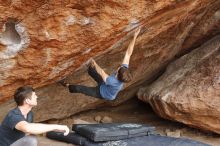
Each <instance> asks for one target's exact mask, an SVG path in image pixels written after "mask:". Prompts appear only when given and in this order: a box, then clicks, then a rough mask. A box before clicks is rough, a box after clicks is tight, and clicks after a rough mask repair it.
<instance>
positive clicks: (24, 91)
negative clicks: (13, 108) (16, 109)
mask: <svg viewBox="0 0 220 146" xmlns="http://www.w3.org/2000/svg"><path fill="white" fill-rule="evenodd" d="M32 92H34V89H33V88H32V87H30V86H23V87H19V88H18V89H17V90H16V91H15V94H14V100H15V102H16V103H17V106H22V105H23V104H24V100H25V99H26V98H30V97H31V95H32Z"/></svg>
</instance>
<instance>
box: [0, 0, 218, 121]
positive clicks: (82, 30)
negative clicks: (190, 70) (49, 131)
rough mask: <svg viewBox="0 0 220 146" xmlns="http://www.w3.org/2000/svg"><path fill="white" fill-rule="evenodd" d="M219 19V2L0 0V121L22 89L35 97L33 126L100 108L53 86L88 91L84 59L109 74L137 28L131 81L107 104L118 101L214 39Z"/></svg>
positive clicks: (82, 97)
mask: <svg viewBox="0 0 220 146" xmlns="http://www.w3.org/2000/svg"><path fill="white" fill-rule="evenodd" d="M219 13H220V1H219V0H217V1H216V0H185V1H174V0H163V1H146V0H138V1H137V0H131V1H129V2H128V1H125V0H121V1H108V0H107V1H79V0H78V1H76V0H67V1H55V0H54V1H53V0H52V1H46V0H36V1H22V0H16V1H0V20H1V22H0V28H1V37H0V102H1V103H2V104H1V106H0V111H1V113H0V119H1V118H2V117H3V115H4V114H5V113H6V112H7V111H8V110H9V109H10V108H11V107H13V106H14V105H13V104H12V103H13V102H12V100H11V99H12V95H13V93H14V91H15V89H16V88H17V87H19V86H22V85H27V84H28V85H32V86H34V87H35V88H38V90H37V94H38V95H39V96H40V97H41V98H40V99H39V106H38V107H37V108H36V109H35V112H36V116H35V119H36V120H39V121H42V120H48V119H52V118H63V117H66V116H70V115H72V114H74V113H77V112H79V111H83V110H86V109H91V108H96V107H98V106H99V105H100V104H101V103H102V104H103V101H101V100H96V99H93V98H90V97H86V96H84V95H81V94H70V93H68V91H67V90H66V89H65V88H63V87H61V86H59V85H57V84H52V83H54V82H56V81H57V80H59V79H61V78H62V77H64V76H66V75H69V74H70V75H69V76H68V81H69V82H70V83H77V84H83V85H89V86H94V85H95V83H94V82H93V81H92V79H91V78H89V77H88V75H87V73H86V68H85V66H84V64H85V63H86V61H87V60H88V59H89V58H90V57H93V58H95V60H96V61H97V62H98V64H100V66H101V67H103V68H104V69H105V70H106V71H107V72H108V73H111V72H112V71H114V70H115V69H116V68H117V66H118V65H119V64H120V63H121V61H122V59H123V56H124V52H125V50H126V49H127V46H128V43H129V41H130V39H131V35H132V33H133V32H132V30H133V29H134V28H136V27H137V26H139V25H141V26H142V27H143V28H142V31H141V34H140V36H139V38H138V40H137V43H136V46H135V50H134V53H133V55H132V58H131V64H130V69H131V70H132V72H133V75H134V79H133V81H132V82H130V83H128V84H126V85H125V89H124V90H123V91H122V92H121V93H120V95H119V97H120V98H119V100H117V101H116V102H114V103H111V102H108V103H107V104H110V105H115V104H118V103H121V102H122V101H124V100H126V99H128V98H130V97H132V96H134V95H135V94H136V91H137V90H138V88H139V86H140V85H141V84H143V83H144V84H147V83H148V82H149V81H151V80H152V79H153V77H154V76H157V75H158V73H159V71H160V70H161V69H163V68H164V67H165V66H166V65H167V64H168V63H169V62H171V61H172V60H173V59H174V58H175V57H176V56H179V55H180V54H182V53H184V52H187V51H189V50H191V48H193V47H194V46H198V45H200V44H202V43H203V42H205V41H206V40H207V38H209V37H212V36H215V35H216V34H218V33H219V32H220V31H219V29H218V28H219V23H220V16H219ZM8 18H16V19H17V20H16V21H15V20H13V21H11V20H9V19H8ZM6 101H7V102H6Z"/></svg>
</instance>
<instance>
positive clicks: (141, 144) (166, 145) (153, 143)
mask: <svg viewBox="0 0 220 146" xmlns="http://www.w3.org/2000/svg"><path fill="white" fill-rule="evenodd" d="M83 146H210V145H208V144H204V143H201V142H198V141H193V140H189V139H183V138H172V137H166V136H158V135H150V136H142V137H135V138H130V139H124V140H117V141H108V142H92V141H86V142H85V144H84V145H83Z"/></svg>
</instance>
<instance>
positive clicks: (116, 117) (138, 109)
mask: <svg viewBox="0 0 220 146" xmlns="http://www.w3.org/2000/svg"><path fill="white" fill-rule="evenodd" d="M104 117H105V118H104ZM103 118H104V119H103ZM79 119H80V120H84V121H87V122H91V123H97V121H99V120H100V119H103V120H102V121H103V122H110V121H112V122H132V123H144V124H148V125H152V126H155V127H156V131H157V132H158V133H159V134H161V135H167V136H173V137H184V138H189V139H193V140H197V141H201V142H204V143H207V144H210V145H213V146H220V135H217V134H214V133H211V132H204V131H200V130H198V129H194V128H190V127H188V126H186V125H184V124H181V123H177V122H172V121H169V120H164V119H162V118H160V117H158V116H157V115H156V114H155V113H154V111H153V110H152V109H151V107H150V106H149V105H147V104H145V103H143V102H141V101H139V100H137V98H133V99H131V100H129V101H127V102H125V103H123V104H122V105H120V106H117V107H106V108H99V109H96V110H89V111H86V112H82V113H80V114H77V115H74V116H72V117H69V118H66V119H64V120H59V121H58V120H53V121H48V123H59V124H66V125H68V126H69V127H71V126H72V123H74V121H76V120H79ZM95 119H96V120H95ZM39 141H40V144H39V146H72V145H70V144H65V143H60V142H56V141H51V140H49V139H46V138H45V137H44V136H41V137H39Z"/></svg>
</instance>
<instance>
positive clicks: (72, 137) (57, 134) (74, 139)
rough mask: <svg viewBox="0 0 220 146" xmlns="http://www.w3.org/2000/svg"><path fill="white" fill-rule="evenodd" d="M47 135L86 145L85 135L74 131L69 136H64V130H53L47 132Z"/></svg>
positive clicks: (63, 140)
mask: <svg viewBox="0 0 220 146" xmlns="http://www.w3.org/2000/svg"><path fill="white" fill-rule="evenodd" d="M46 137H48V138H49V139H53V140H57V141H62V142H67V143H71V144H75V145H84V143H85V141H87V140H86V138H85V137H82V136H80V135H79V134H76V133H74V132H70V133H69V134H68V135H67V136H64V135H63V133H62V132H55V131H51V132H47V133H46Z"/></svg>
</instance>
